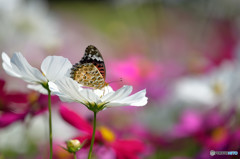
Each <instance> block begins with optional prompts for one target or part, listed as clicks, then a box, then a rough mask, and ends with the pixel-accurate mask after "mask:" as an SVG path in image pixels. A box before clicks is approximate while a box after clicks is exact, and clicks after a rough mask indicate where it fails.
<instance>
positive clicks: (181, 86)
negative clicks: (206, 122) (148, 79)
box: [173, 62, 240, 109]
mask: <svg viewBox="0 0 240 159" xmlns="http://www.w3.org/2000/svg"><path fill="white" fill-rule="evenodd" d="M239 69H240V67H239V66H238V65H236V64H234V63H231V62H225V63H223V64H222V65H221V66H220V67H219V68H217V69H216V70H213V71H212V72H210V73H209V74H207V75H201V76H192V77H185V78H182V79H180V80H179V81H178V82H176V85H175V87H174V91H173V98H174V99H175V100H176V103H178V105H179V103H182V104H185V105H197V106H199V105H200V106H201V107H202V105H205V106H207V107H210V108H211V107H214V106H216V105H221V107H222V108H223V109H225V108H229V107H230V106H232V105H234V104H235V103H239V95H240V83H239V80H240V76H239V75H240V72H239Z"/></svg>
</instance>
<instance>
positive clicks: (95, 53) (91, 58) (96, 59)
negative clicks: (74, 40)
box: [79, 45, 106, 80]
mask: <svg viewBox="0 0 240 159" xmlns="http://www.w3.org/2000/svg"><path fill="white" fill-rule="evenodd" d="M79 63H80V64H85V63H92V64H93V65H95V66H96V67H97V69H98V70H99V72H100V73H101V75H102V76H103V78H104V80H105V79H106V67H105V64H104V60H103V57H102V55H101V53H100V51H99V50H98V49H97V48H96V47H95V46H93V45H89V46H88V47H87V48H86V50H85V54H84V56H83V57H82V59H81V60H80V61H79Z"/></svg>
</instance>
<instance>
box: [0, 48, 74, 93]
mask: <svg viewBox="0 0 240 159" xmlns="http://www.w3.org/2000/svg"><path fill="white" fill-rule="evenodd" d="M2 60H3V63H2V66H3V69H4V70H5V71H6V73H7V74H9V75H11V76H13V77H17V78H21V79H23V80H24V81H26V82H29V83H31V84H30V85H28V88H32V89H34V90H37V91H39V92H41V93H44V94H47V90H46V87H47V84H48V82H49V81H55V80H58V79H61V78H63V77H64V76H65V75H67V74H69V71H70V68H71V67H72V64H71V63H70V61H69V60H68V59H66V58H63V57H61V56H48V57H46V58H45V59H44V60H43V62H42V65H41V70H42V72H41V71H39V70H38V69H37V68H34V67H32V66H31V65H30V64H29V63H28V62H27V60H26V59H25V58H24V57H23V55H22V54H21V53H14V54H13V56H12V58H11V59H10V58H9V56H8V55H7V54H6V53H2Z"/></svg>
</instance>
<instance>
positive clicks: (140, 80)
mask: <svg viewBox="0 0 240 159" xmlns="http://www.w3.org/2000/svg"><path fill="white" fill-rule="evenodd" d="M108 68H112V70H117V71H115V72H110V73H109V74H110V80H112V81H116V79H120V78H122V80H123V83H127V84H129V85H132V86H133V87H134V88H137V89H141V88H143V87H146V89H147V90H148V97H151V98H154V99H159V98H161V97H163V96H164V95H165V94H166V93H167V92H168V88H167V85H168V84H169V82H171V79H175V77H177V76H180V75H181V74H182V73H183V72H184V69H183V67H180V66H178V64H176V62H164V63H159V62H154V61H152V60H150V59H148V58H147V57H144V56H139V55H131V56H129V57H128V58H127V59H124V60H123V61H121V60H111V63H110V66H108ZM116 84H117V83H116ZM116 84H114V83H112V85H113V86H114V85H115V86H116ZM121 85H122V84H121Z"/></svg>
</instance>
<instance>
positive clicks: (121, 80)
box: [108, 78, 123, 84]
mask: <svg viewBox="0 0 240 159" xmlns="http://www.w3.org/2000/svg"><path fill="white" fill-rule="evenodd" d="M114 82H123V79H122V78H120V80H116V81H110V82H108V84H110V83H114Z"/></svg>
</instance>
